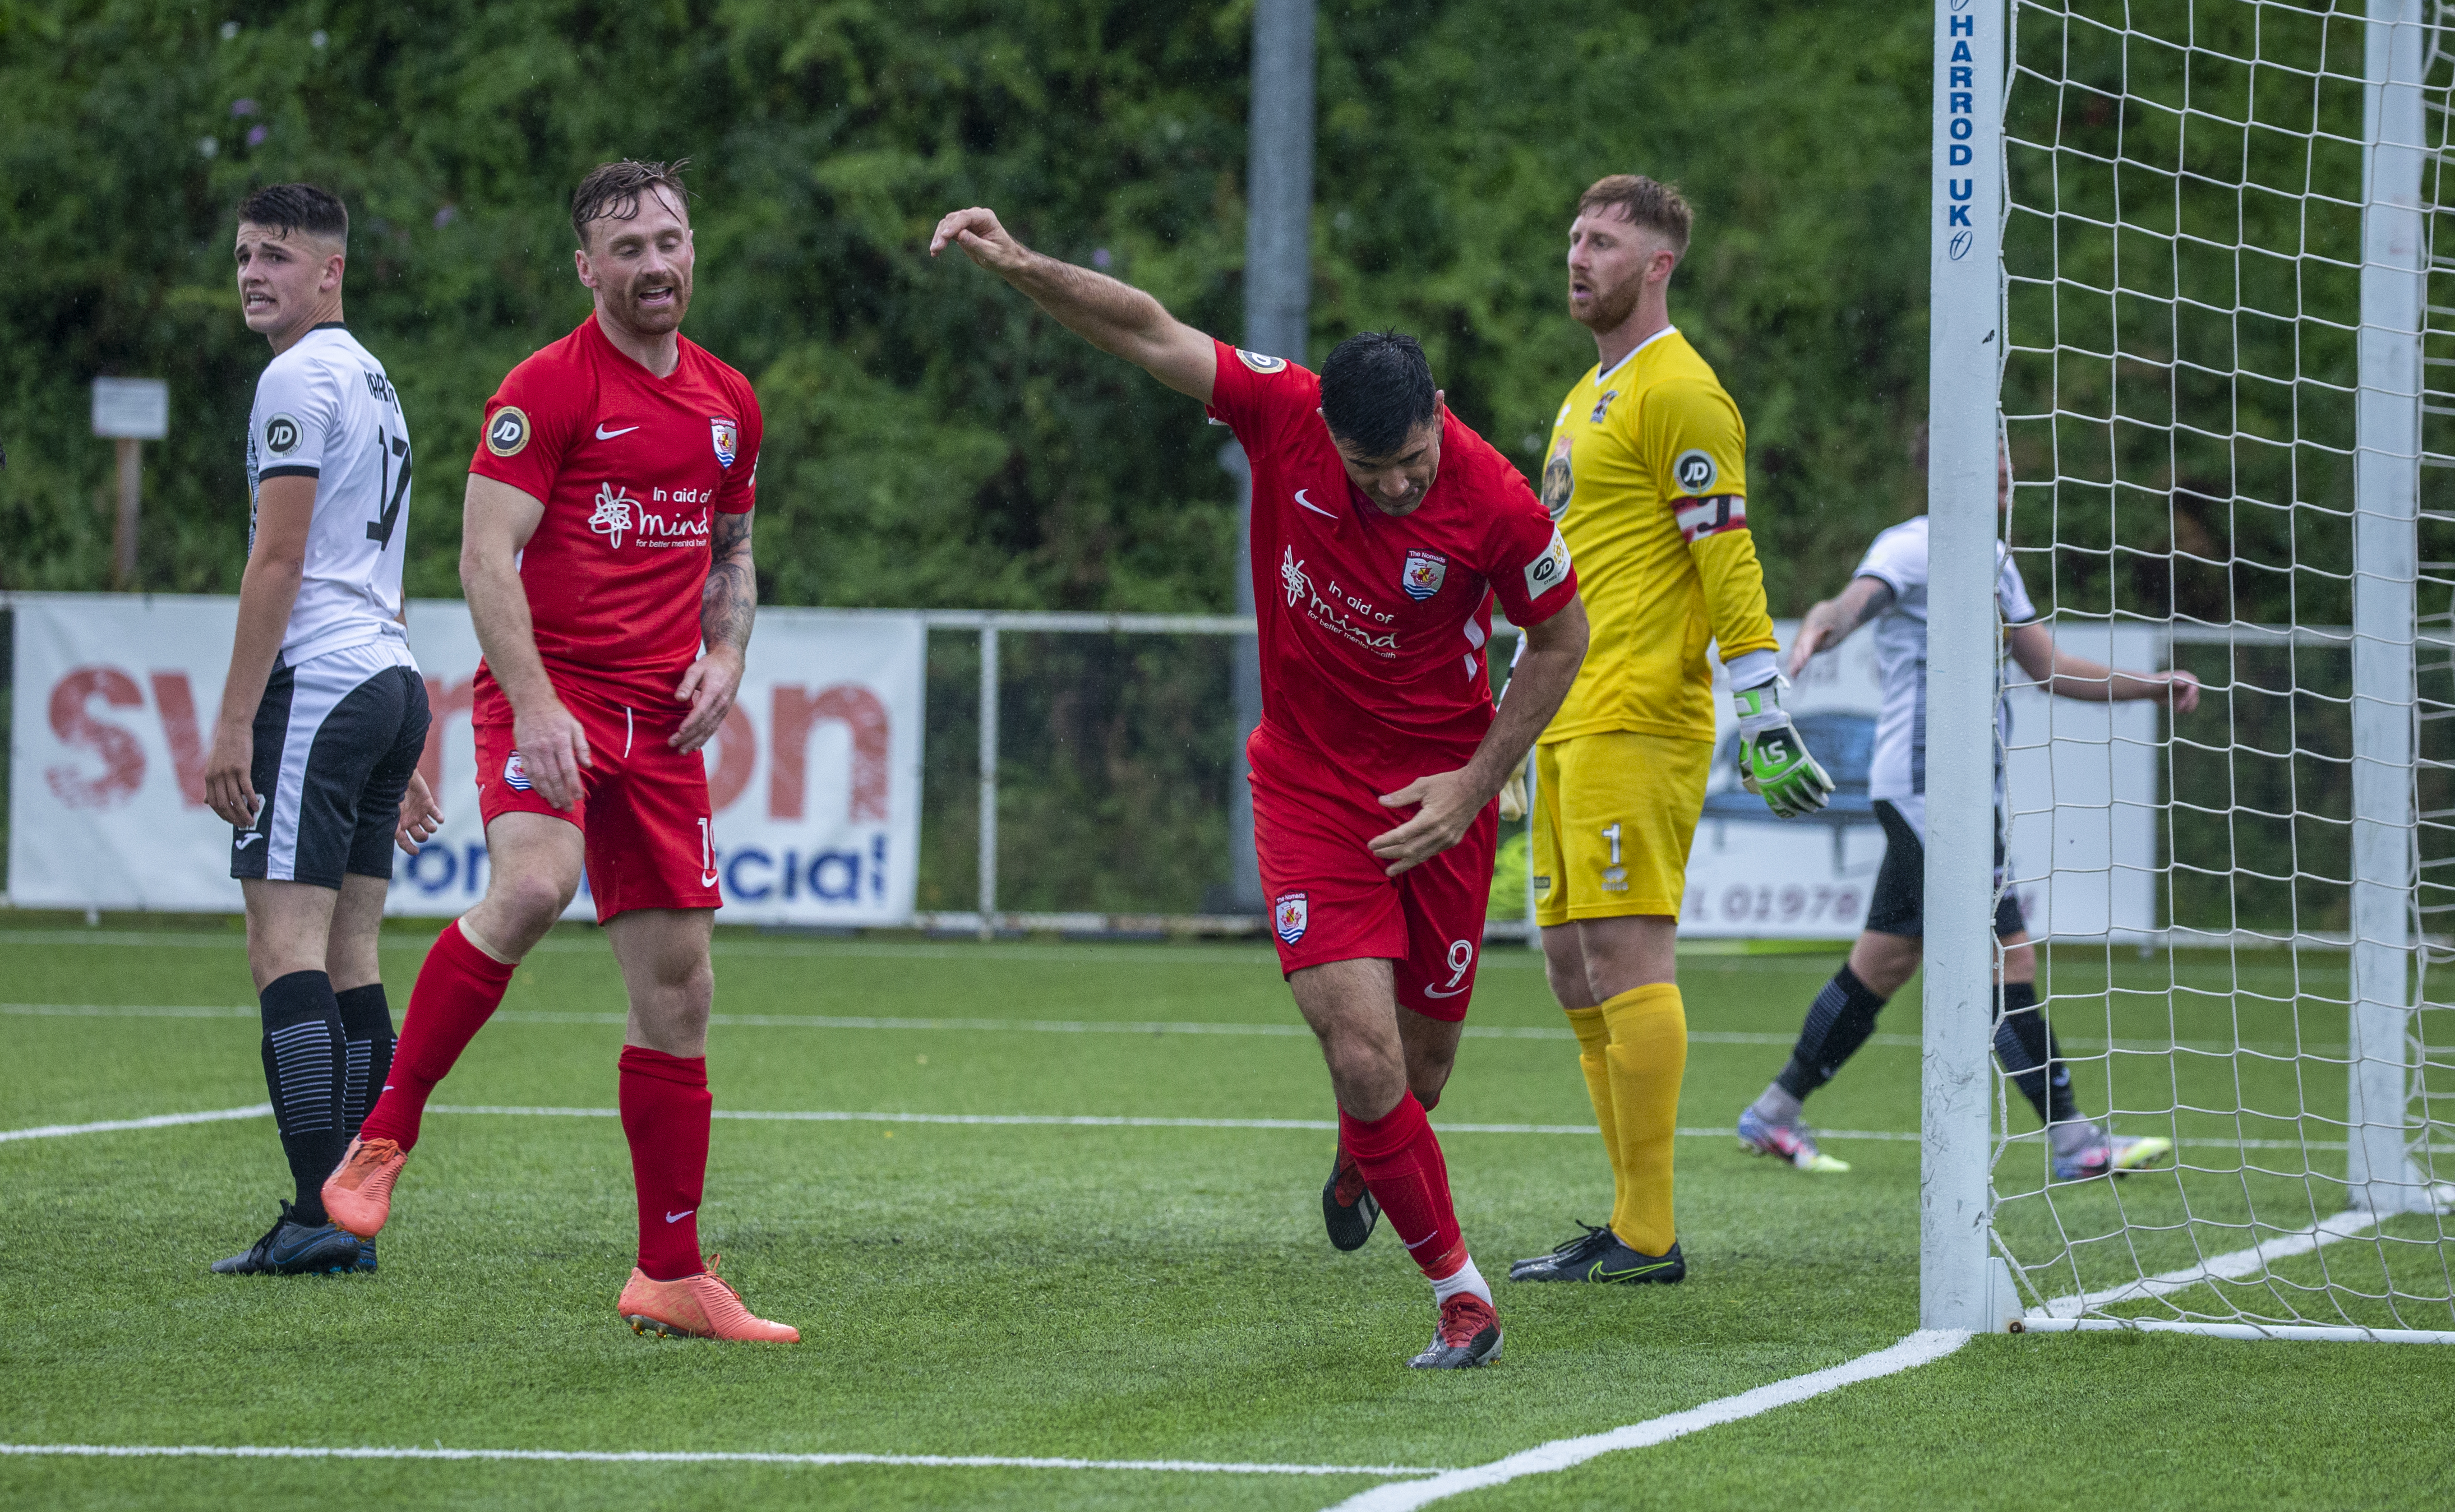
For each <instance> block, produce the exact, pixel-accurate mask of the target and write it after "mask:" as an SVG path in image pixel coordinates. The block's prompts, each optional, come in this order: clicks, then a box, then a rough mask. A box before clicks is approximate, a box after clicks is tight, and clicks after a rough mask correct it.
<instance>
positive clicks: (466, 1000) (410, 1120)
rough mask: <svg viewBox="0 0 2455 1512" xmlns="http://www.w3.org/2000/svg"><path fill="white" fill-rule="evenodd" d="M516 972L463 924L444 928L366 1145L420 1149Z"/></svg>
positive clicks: (406, 1018)
mask: <svg viewBox="0 0 2455 1512" xmlns="http://www.w3.org/2000/svg"><path fill="white" fill-rule="evenodd" d="M513 969H514V968H512V967H510V966H506V965H504V964H503V963H502V962H501V961H499V960H497V959H496V958H494V957H492V956H489V955H487V954H486V953H485V952H484V951H482V950H479V949H478V948H477V946H475V945H472V944H470V943H469V938H468V937H467V936H465V935H463V934H461V933H460V921H459V920H458V919H457V918H456V919H454V920H453V921H452V922H451V923H449V924H446V925H444V926H443V933H442V934H440V935H437V936H436V937H435V943H434V945H433V946H431V947H430V948H429V949H428V950H427V952H426V963H425V964H424V965H422V966H420V967H418V968H417V985H416V986H415V987H413V988H411V989H410V993H409V1012H408V1013H406V1014H404V1015H402V1016H401V1021H400V1041H399V1043H397V1044H396V1045H395V1046H394V1047H393V1052H392V1071H391V1073H390V1074H389V1075H387V1076H386V1077H385V1078H384V1089H383V1096H382V1097H380V1098H377V1099H375V1106H374V1107H373V1108H371V1109H369V1110H368V1112H367V1119H366V1122H365V1123H363V1124H361V1125H360V1126H359V1128H358V1138H359V1139H391V1140H394V1141H395V1142H396V1143H397V1144H399V1146H400V1147H401V1148H402V1149H403V1150H410V1149H415V1148H416V1145H417V1122H418V1119H419V1118H420V1117H421V1116H423V1115H424V1114H425V1112H426V1099H428V1098H430V1097H432V1096H434V1095H435V1084H436V1082H438V1081H441V1080H442V1079H444V1078H445V1077H447V1076H449V1075H450V1074H451V1072H452V1065H453V1062H454V1061H457V1060H458V1059H459V1058H460V1052H461V1051H463V1050H466V1049H468V1048H469V1041H470V1040H471V1039H472V1038H475V1037H476V1035H477V1031H478V1030H480V1029H482V1028H484V1027H485V1026H486V1020H487V1019H489V1018H493V1017H494V1016H495V1008H496V1006H497V1004H499V1003H500V1002H501V1001H502V1000H503V989H504V988H506V987H509V986H510V985H511V984H512V971H513Z"/></svg>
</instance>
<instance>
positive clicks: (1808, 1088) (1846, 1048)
mask: <svg viewBox="0 0 2455 1512" xmlns="http://www.w3.org/2000/svg"><path fill="white" fill-rule="evenodd" d="M1884 1002H1885V999H1884V998H1878V997H1877V996H1876V995H1875V994H1874V993H1873V992H1870V991H1869V990H1868V989H1867V984H1866V983H1865V982H1863V981H1860V980H1859V979H1858V974H1857V973H1856V972H1854V971H1852V970H1851V969H1850V967H1849V965H1848V964H1847V963H1846V962H1845V963H1844V964H1843V965H1842V967H1841V969H1840V970H1839V971H1836V972H1835V973H1834V974H1833V979H1832V980H1831V981H1828V982H1826V983H1825V984H1824V990H1823V991H1822V992H1819V993H1817V994H1816V1001H1815V1002H1814V1003H1812V1004H1810V1005H1809V1006H1808V1010H1807V1022H1806V1023H1804V1024H1802V1025H1800V1026H1799V1030H1798V1045H1797V1047H1796V1049H1794V1050H1792V1051H1791V1053H1790V1064H1788V1065H1786V1066H1784V1067H1782V1068H1781V1075H1780V1076H1778V1077H1775V1078H1774V1081H1775V1083H1776V1084H1777V1085H1779V1086H1780V1088H1781V1090H1783V1091H1784V1092H1787V1093H1789V1094H1790V1095H1791V1096H1792V1097H1794V1098H1799V1099H1804V1098H1805V1097H1806V1096H1807V1095H1808V1094H1809V1093H1811V1092H1813V1091H1815V1090H1816V1088H1818V1087H1820V1086H1822V1085H1824V1083H1826V1082H1828V1081H1830V1080H1832V1079H1833V1074H1834V1073H1835V1072H1836V1071H1838V1070H1840V1069H1841V1063H1842V1062H1843V1061H1845V1060H1847V1059H1849V1058H1851V1057H1852V1056H1854V1055H1856V1054H1857V1053H1858V1047H1859V1046H1860V1045H1863V1044H1865V1043H1866V1042H1867V1037H1868V1036H1869V1035H1871V1034H1874V1033H1875V1032H1876V1015H1877V1014H1878V1013H1880V1012H1882V1011H1883V1007H1884Z"/></svg>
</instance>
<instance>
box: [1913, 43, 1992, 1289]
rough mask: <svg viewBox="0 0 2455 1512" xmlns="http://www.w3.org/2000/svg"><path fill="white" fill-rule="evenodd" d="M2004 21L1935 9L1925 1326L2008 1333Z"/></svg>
mask: <svg viewBox="0 0 2455 1512" xmlns="http://www.w3.org/2000/svg"><path fill="white" fill-rule="evenodd" d="M2003 41H2004V12H2003V10H2002V8H2001V5H2000V4H1999V3H1998V0H1937V4H1936V29H1935V141H1934V151H1935V166H1934V175H1935V189H1934V198H1933V207H1934V217H1935V224H1934V231H1933V245H1932V248H1931V250H1930V252H1929V256H1928V263H1929V268H1930V276H1931V277H1932V279H1933V283H1932V285H1931V292H1930V295H1929V298H1930V301H1931V313H1930V316H1929V326H1928V335H1927V363H1928V385H1927V395H1928V396H1927V433H1928V442H1927V513H1928V514H1929V515H1930V516H1931V519H1932V524H1931V525H1930V527H1929V530H1930V534H1929V536H1928V547H1927V550H1928V553H1929V559H1928V571H1927V580H1928V584H1929V586H1928V591H1927V644H1928V647H1929V656H1928V662H1927V718H1926V730H1927V751H1926V777H1927V786H1926V797H1927V809H1926V816H1927V837H1926V838H1927V848H1926V955H1925V961H1924V970H1923V974H1922V979H1923V982H1924V999H1923V1007H1922V1010H1921V1022H1922V1025H1923V1027H1922V1029H1921V1031H1920V1033H1921V1040H1922V1043H1921V1046H1920V1054H1919V1093H1920V1099H1919V1101H1920V1107H1921V1108H1922V1110H1923V1111H1922V1113H1921V1116H1920V1119H1919V1125H1920V1127H1919V1158H1918V1244H1919V1253H1920V1258H1921V1264H1920V1267H1919V1278H1918V1317H1919V1324H1920V1326H1921V1327H1926V1328H1970V1329H1983V1328H1987V1327H1990V1326H1993V1325H1994V1324H1995V1322H1996V1320H1994V1319H1992V1318H1990V1316H1989V1315H1990V1311H1991V1307H1990V1303H1991V1301H1992V1299H1991V1298H1990V1296H1989V1292H1990V1288H1989V1286H1988V1269H1989V1267H1988V1265H1987V1259H1988V1225H1987V1216H1988V1191H1987V1155H1988V1146H1989V1144H1990V1142H1991V1134H1992V1128H1991V1125H1990V1119H1989V1110H1990V1105H1991V1094H1992V1091H1993V1084H1994V1078H1993V1073H1992V1068H1991V1067H1990V1066H1989V1064H1988V1062H1987V1045H1988V1042H1989V1040H1990V1038H1991V1030H1992V1012H1991V1006H1990V1005H1991V1002H1992V998H1993V997H1994V985H1993V980H1994V960H1995V942H1994V936H1993V932H1992V929H1991V920H1992V917H1993V914H1994V909H1993V897H1994V881H1993V877H1994V863H1995V855H1994V851H1995V813H1994V798H1993V792H1994V780H1995V739H1994V733H1993V732H1994V715H1993V708H1994V703H1995V696H1996V667H1995V660H1994V658H1993V657H1992V656H1991V655H1988V654H1987V648H1988V647H1991V646H1992V645H1994V644H1995V641H1996V637H1997V631H1996V610H1995V595H1994V578H1995V550H1996V547H1995V543H1996V523H1995V494H1996V477H1995V437H1996V432H1997V419H1996V398H1995V395H1996V392H1997V389H1998V385H1999V374H2000V370H2001V366H2002V353H2003V343H2002V341H2001V340H2000V325H2001V319H2000V313H2001V306H2002V290H2001V280H2000V274H1999V272H1998V270H1999V267H2000V264H2001V231H2002V210H2001V204H2002V192H2003V187H2002V185H2003V180H2002V172H2003V155H2002V147H2001V142H2000V135H2001V121H2002V89H2003V56H2004V54H2003Z"/></svg>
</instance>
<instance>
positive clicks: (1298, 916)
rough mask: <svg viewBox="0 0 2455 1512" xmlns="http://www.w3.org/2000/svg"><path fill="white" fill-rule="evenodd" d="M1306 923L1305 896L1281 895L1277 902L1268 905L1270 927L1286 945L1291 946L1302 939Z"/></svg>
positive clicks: (1298, 894) (1299, 894)
mask: <svg viewBox="0 0 2455 1512" xmlns="http://www.w3.org/2000/svg"><path fill="white" fill-rule="evenodd" d="M1306 922H1307V920H1306V917H1305V895H1304V894H1302V893H1282V894H1280V895H1279V899H1278V901H1277V902H1275V903H1272V904H1271V905H1270V927H1271V928H1272V929H1275V930H1277V931H1278V932H1279V938H1280V939H1281V940H1283V941H1285V942H1286V943H1288V944H1290V945H1292V944H1294V943H1295V942H1296V941H1298V940H1300V939H1302V938H1304V937H1305V924H1306Z"/></svg>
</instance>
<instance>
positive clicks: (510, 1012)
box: [0, 1002, 2344, 1148]
mask: <svg viewBox="0 0 2455 1512" xmlns="http://www.w3.org/2000/svg"><path fill="white" fill-rule="evenodd" d="M0 1014H14V1015H21V1016H26V1017H31V1018H255V1017H256V1016H257V1010H256V1009H255V1008H254V1007H253V1006H250V1005H242V1004H237V1003H233V1004H228V1005H214V1004H191V1003H164V1004H154V1003H129V1004H118V1003H55V1002H0ZM490 1021H492V1022H497V1023H510V1024H621V1023H628V1022H629V1021H630V1020H629V1018H627V1017H626V1016H624V1015H622V1014H619V1013H611V1012H604V1013H580V1012H571V1011H564V1010H556V1009H520V1008H510V1009H504V1010H502V1011H500V1012H498V1013H497V1014H495V1015H494V1017H493V1018H492V1019H491V1020H490ZM707 1021H708V1022H709V1023H710V1024H712V1025H716V1026H718V1027H729V1028H737V1029H885V1030H901V1031H916V1032H929V1031H943V1030H950V1029H951V1030H960V1031H963V1032H964V1033H968V1034H1034V1035H1153V1036H1166V1035H1258V1036H1263V1037H1266V1038H1306V1039H1309V1038H1312V1031H1311V1030H1310V1029H1309V1028H1307V1027H1306V1026H1305V1025H1303V1024H1300V1023H1289V1022H1287V1021H1286V1020H1283V1019H1282V1020H1273V1021H1260V1022H1256V1021H1253V1020H1249V1019H1248V1020H1236V1019H1215V1018H1167V1019H1149V1018H883V1017H879V1016H877V1015H869V1014H849V1015H839V1014H724V1013H720V1014H710V1015H709V1016H708V1020H707ZM1463 1032H1464V1034H1465V1036H1466V1038H1469V1039H1555V1040H1556V1039H1574V1038H1576V1036H1575V1034H1573V1033H1572V1031H1570V1030H1568V1029H1564V1028H1559V1027H1556V1026H1551V1025H1543V1024H1469V1025H1467V1026H1466V1028H1465V1030H1464V1031H1463ZM1797 1039H1798V1037H1797V1036H1796V1034H1789V1033H1784V1034H1774V1033H1770V1032H1763V1031H1757V1030H1744V1029H1692V1030H1690V1031H1689V1033H1688V1042H1689V1043H1690V1044H1692V1045H1775V1046H1787V1045H1792V1044H1796V1042H1797ZM1866 1043H1867V1044H1869V1045H1871V1046H1876V1047H1880V1048H1883V1049H1888V1050H1916V1049H1917V1048H1919V1047H1920V1045H1921V1044H1923V1043H1924V1041H1922V1040H1920V1039H1919V1038H1918V1037H1917V1036H1916V1035H1889V1034H1884V1035H1869V1036H1868V1037H1867V1039H1866ZM2062 1043H2063V1044H2064V1045H2065V1046H2066V1047H2074V1046H2076V1047H2078V1048H2080V1049H2083V1050H2112V1051H2119V1052H2120V1053H2122V1054H2124V1055H2171V1054H2179V1053H2181V1052H2184V1051H2188V1052H2190V1053H2192V1054H2196V1055H2204V1056H2218V1057H2222V1056H2228V1055H2234V1054H2241V1055H2247V1056H2252V1057H2256V1058H2263V1059H2290V1058H2295V1057H2297V1056H2303V1055H2306V1056H2313V1057H2318V1058H2341V1056H2342V1055H2343V1049H2344V1047H2343V1046H2342V1045H2324V1044H2315V1043H2313V1044H2301V1045H2295V1044H2292V1043H2289V1042H2287V1041H2283V1040H2275V1039H2243V1040H2238V1041H2225V1040H2216V1039H2179V1040H2161V1039H2098V1038H2086V1037H2080V1036H2069V1037H2066V1038H2064V1039H2063V1041H2062ZM2072 1058H2073V1057H2069V1056H2066V1057H2065V1059H2072ZM2339 1148H2342V1146H2339Z"/></svg>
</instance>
